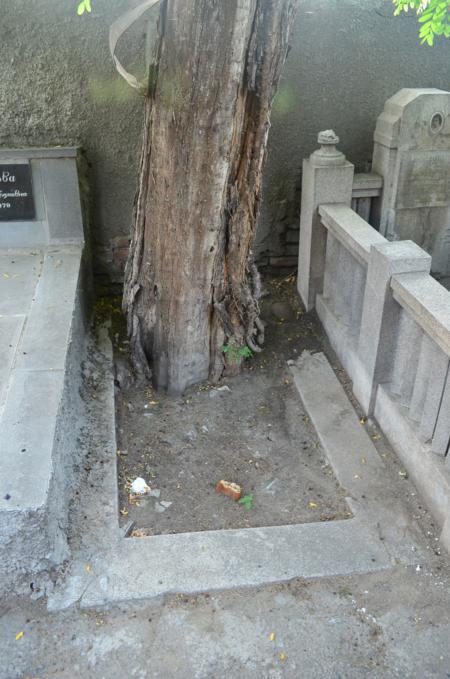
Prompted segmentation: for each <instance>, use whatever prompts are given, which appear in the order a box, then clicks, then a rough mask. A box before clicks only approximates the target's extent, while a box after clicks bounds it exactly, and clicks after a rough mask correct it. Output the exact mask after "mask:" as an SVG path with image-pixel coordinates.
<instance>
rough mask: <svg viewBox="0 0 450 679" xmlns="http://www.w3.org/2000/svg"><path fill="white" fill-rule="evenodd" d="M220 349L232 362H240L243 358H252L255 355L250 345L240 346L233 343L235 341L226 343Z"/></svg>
mask: <svg viewBox="0 0 450 679" xmlns="http://www.w3.org/2000/svg"><path fill="white" fill-rule="evenodd" d="M220 350H221V352H222V353H223V354H225V356H226V357H227V361H228V362H229V363H232V364H237V363H240V362H241V360H242V359H243V358H250V357H251V356H253V352H252V350H251V349H250V347H247V346H246V345H244V346H242V347H238V346H236V345H235V344H233V342H230V343H229V344H224V345H223V347H221V349H220Z"/></svg>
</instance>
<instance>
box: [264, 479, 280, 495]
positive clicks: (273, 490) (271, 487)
mask: <svg viewBox="0 0 450 679" xmlns="http://www.w3.org/2000/svg"><path fill="white" fill-rule="evenodd" d="M277 481H278V479H277V478H275V479H272V481H269V483H268V484H267V486H266V488H265V490H267V491H268V492H269V493H275V489H274V488H273V486H274V485H275V484H276V482H277Z"/></svg>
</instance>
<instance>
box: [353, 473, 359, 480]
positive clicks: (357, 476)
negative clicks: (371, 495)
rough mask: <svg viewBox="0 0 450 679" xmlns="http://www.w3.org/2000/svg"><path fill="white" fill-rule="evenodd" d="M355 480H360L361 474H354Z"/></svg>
mask: <svg viewBox="0 0 450 679" xmlns="http://www.w3.org/2000/svg"><path fill="white" fill-rule="evenodd" d="M353 478H354V479H360V478H361V477H360V475H359V474H354V476H353Z"/></svg>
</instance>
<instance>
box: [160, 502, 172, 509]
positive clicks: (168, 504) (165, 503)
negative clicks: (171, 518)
mask: <svg viewBox="0 0 450 679" xmlns="http://www.w3.org/2000/svg"><path fill="white" fill-rule="evenodd" d="M159 504H160V505H162V506H163V507H165V508H166V509H169V507H170V505H171V504H173V503H172V502H167V500H161V502H160V503H159Z"/></svg>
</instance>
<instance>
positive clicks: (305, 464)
mask: <svg viewBox="0 0 450 679" xmlns="http://www.w3.org/2000/svg"><path fill="white" fill-rule="evenodd" d="M268 289H269V290H270V295H269V296H268V297H266V298H265V299H264V304H263V307H264V317H265V321H266V323H267V328H266V336H267V342H266V345H265V348H264V351H263V352H262V353H261V354H259V355H255V356H253V357H252V358H250V359H249V360H248V361H247V363H246V366H245V369H244V370H243V372H242V373H241V374H240V375H238V376H236V377H230V378H228V379H224V380H223V383H222V384H219V385H217V386H212V385H206V386H202V387H200V388H197V389H193V390H191V391H190V392H189V393H188V394H186V395H184V397H183V398H177V399H174V398H168V397H162V396H160V395H157V394H155V393H153V392H152V391H147V392H144V391H143V389H142V388H141V387H136V386H132V387H129V388H128V389H118V390H117V399H116V411H117V440H118V455H117V457H118V472H119V507H120V521H121V523H122V524H123V525H125V524H127V523H128V522H129V521H134V533H132V534H133V535H135V536H136V537H140V536H145V535H156V534H164V533H180V532H188V531H202V530H214V529H230V528H247V527H259V526H276V525H283V524H294V523H303V522H314V521H333V520H338V519H346V518H349V517H350V516H351V513H350V511H349V508H348V506H347V503H346V502H345V499H344V491H343V490H342V489H341V488H340V487H339V485H338V483H337V481H336V479H335V477H334V475H333V472H332V470H331V467H330V466H329V464H328V462H327V460H326V457H325V455H324V453H323V451H322V449H321V447H320V444H319V442H318V439H317V436H316V434H315V431H314V429H313V427H312V425H311V423H310V422H309V418H308V417H307V415H306V412H305V410H304V408H303V406H302V403H301V401H300V398H299V396H298V394H297V391H296V389H295V387H294V385H293V384H292V376H291V374H290V371H289V368H288V366H287V363H286V361H287V360H288V359H290V358H294V359H295V358H297V357H298V356H299V355H300V353H301V351H302V350H303V349H304V348H309V349H317V348H318V347H319V342H318V339H317V338H318V335H317V333H318V328H317V327H316V326H315V324H314V323H313V322H311V319H310V318H308V319H306V318H304V317H303V315H302V311H301V309H300V305H299V303H298V301H297V298H296V294H295V285H294V282H293V281H292V280H290V279H289V280H288V281H284V282H281V283H280V282H279V281H278V282H277V281H272V282H271V283H270V284H269V285H268ZM126 347H127V345H126V344H125V345H122V344H121V340H120V337H119V336H118V335H116V343H115V351H116V358H117V361H118V363H119V370H118V377H119V379H120V380H121V379H122V378H123V351H120V349H122V350H123V349H124V348H125V349H126ZM120 366H122V367H120ZM136 478H142V479H144V481H145V482H146V484H147V485H148V486H149V488H150V491H147V492H145V493H144V494H142V495H139V494H137V493H136V494H135V493H133V489H134V488H137V485H135V486H134V487H133V488H132V487H131V484H132V482H133V481H134V480H135V479H136ZM221 480H224V481H228V482H232V483H236V484H238V485H239V486H241V501H240V502H239V501H237V500H236V499H233V498H232V497H229V496H227V495H224V494H218V493H217V491H216V484H217V483H218V482H219V481H221Z"/></svg>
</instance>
